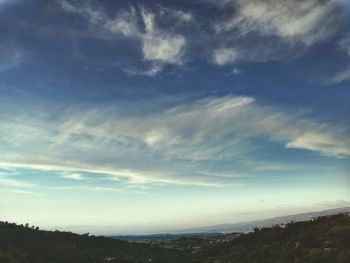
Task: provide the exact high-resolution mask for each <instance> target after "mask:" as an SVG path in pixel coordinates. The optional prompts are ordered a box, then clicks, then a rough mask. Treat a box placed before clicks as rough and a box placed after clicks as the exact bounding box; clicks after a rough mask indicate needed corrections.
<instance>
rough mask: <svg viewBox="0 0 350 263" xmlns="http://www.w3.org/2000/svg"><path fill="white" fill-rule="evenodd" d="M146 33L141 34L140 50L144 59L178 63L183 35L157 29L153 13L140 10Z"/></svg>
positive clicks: (183, 42) (183, 44) (183, 43)
mask: <svg viewBox="0 0 350 263" xmlns="http://www.w3.org/2000/svg"><path fill="white" fill-rule="evenodd" d="M142 17H143V21H144V23H145V31H146V33H145V34H143V35H142V51H143V54H144V58H145V59H146V60H155V61H159V62H163V63H169V64H180V63H181V61H182V59H181V56H182V55H181V52H182V50H183V48H184V46H185V43H186V41H185V37H184V36H182V35H178V34H169V33H166V32H164V31H162V30H159V29H158V28H157V27H156V24H155V15H154V14H152V13H150V12H147V11H146V10H142Z"/></svg>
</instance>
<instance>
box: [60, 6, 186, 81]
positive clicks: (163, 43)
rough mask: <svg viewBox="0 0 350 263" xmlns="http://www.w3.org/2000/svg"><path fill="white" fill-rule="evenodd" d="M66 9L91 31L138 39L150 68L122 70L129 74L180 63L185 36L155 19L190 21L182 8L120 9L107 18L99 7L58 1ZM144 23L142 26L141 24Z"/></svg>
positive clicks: (149, 72) (157, 70)
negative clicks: (154, 10) (83, 22)
mask: <svg viewBox="0 0 350 263" xmlns="http://www.w3.org/2000/svg"><path fill="white" fill-rule="evenodd" d="M60 3H61V6H62V8H63V9H64V10H66V11H67V12H73V13H77V14H80V15H82V16H85V17H86V18H87V19H88V20H89V23H90V24H91V25H92V26H93V29H92V31H94V32H95V33H96V35H99V34H100V33H99V31H101V29H103V30H105V31H107V32H108V33H109V34H112V35H121V36H124V37H126V38H131V39H134V40H137V41H139V42H140V44H141V51H142V54H143V59H144V60H145V61H148V62H151V63H152V67H151V68H150V69H146V70H144V69H142V70H139V69H137V70H131V69H130V68H126V69H124V71H125V72H127V73H130V74H140V75H147V76H155V75H157V74H158V73H160V72H161V71H162V70H163V68H164V65H167V64H177V65H178V64H181V63H182V62H183V51H184V48H185V46H186V38H185V36H183V35H181V34H178V33H174V32H173V30H174V24H172V28H171V29H161V28H160V27H159V26H158V25H157V23H156V19H157V18H162V17H172V18H173V20H175V21H176V22H180V23H184V22H190V21H191V20H192V15H191V14H190V13H186V12H183V11H181V10H172V9H169V8H164V7H160V11H159V12H151V11H149V10H146V9H145V8H143V7H138V8H133V7H132V8H130V9H129V10H120V11H119V12H118V13H117V14H116V15H115V17H114V18H110V17H109V16H108V15H107V14H106V13H105V12H104V11H103V10H102V9H101V8H100V9H97V7H92V6H89V5H83V6H82V7H80V6H79V7H77V6H74V5H71V4H70V3H68V2H66V1H62V2H60ZM142 24H143V25H144V27H142V26H141V25H142Z"/></svg>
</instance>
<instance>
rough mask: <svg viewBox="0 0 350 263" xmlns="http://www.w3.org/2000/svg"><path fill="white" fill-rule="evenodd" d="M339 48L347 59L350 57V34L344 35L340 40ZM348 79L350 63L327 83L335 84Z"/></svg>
mask: <svg viewBox="0 0 350 263" xmlns="http://www.w3.org/2000/svg"><path fill="white" fill-rule="evenodd" d="M339 50H340V51H341V53H342V54H344V55H345V56H346V57H347V59H350V36H347V37H343V38H342V39H341V40H340V41H339ZM347 80H350V63H349V64H348V65H347V66H346V67H345V68H344V69H342V70H340V71H339V72H337V73H336V74H335V75H334V76H333V77H332V78H330V79H329V80H328V81H326V84H335V83H340V82H343V81H347Z"/></svg>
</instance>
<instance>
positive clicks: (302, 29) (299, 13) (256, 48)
mask: <svg viewBox="0 0 350 263" xmlns="http://www.w3.org/2000/svg"><path fill="white" fill-rule="evenodd" d="M213 3H214V4H215V5H217V6H218V7H219V8H221V9H222V10H225V9H228V10H232V11H231V14H230V15H227V16H226V18H225V17H224V16H223V19H218V20H217V21H216V22H215V23H214V25H213V27H214V29H215V31H216V35H217V37H220V36H221V37H222V39H223V41H222V42H221V43H220V46H221V47H218V48H214V52H218V50H220V49H222V48H226V49H229V48H231V47H232V45H234V46H236V47H237V46H238V47H239V50H240V56H241V58H242V59H243V60H246V61H251V62H254V61H255V62H259V61H269V60H279V59H284V58H286V57H291V56H292V55H293V56H295V54H298V53H299V52H300V51H301V50H304V49H305V48H308V47H310V46H312V45H314V44H316V43H320V42H323V41H326V40H328V39H330V38H331V37H332V36H334V35H335V34H336V33H337V31H338V28H339V26H340V24H341V21H342V17H343V15H344V13H343V11H342V10H343V9H342V5H341V4H340V3H339V2H338V1H333V0H329V1H319V0H311V1H293V0H287V1H279V0H263V1H255V0H249V1H244V0H242V1H240V0H238V1H234V0H232V1H231V0H228V1H226V0H224V1H215V2H214V1H213ZM230 8H231V9H230ZM222 46H224V47H222ZM214 57H215V55H214ZM214 62H217V61H215V60H214ZM230 62H231V60H230V59H227V61H226V63H230ZM217 64H219V65H220V63H217ZM221 64H223V63H221Z"/></svg>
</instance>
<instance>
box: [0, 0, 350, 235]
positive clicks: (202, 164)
mask: <svg viewBox="0 0 350 263" xmlns="http://www.w3.org/2000/svg"><path fill="white" fill-rule="evenodd" d="M349 11H350V2H349V1H341V0H320V1H319V0H308V1H301V0H300V1H294V0H283V1H282V0H248V1H247V0H216V1H214V0H192V1H188V0H186V1H185V0H176V1H167V0H163V1H160V0H153V1H146V0H145V1H133V0H131V1H130V0H128V1H123V0H120V1H107V0H100V1H97V0H88V1H73V0H52V1H44V0H41V1H40V0H0V197H1V198H0V220H3V221H5V220H7V221H11V222H17V223H26V222H28V223H30V224H31V225H32V224H33V225H38V226H40V227H41V228H46V229H56V228H59V229H68V230H72V231H76V232H82V231H86V232H90V233H103V234H105V233H113V234H114V233H118V234H121V233H159V232H164V231H172V230H176V229H185V228H190V227H198V226H206V225H211V224H220V223H235V222H241V221H247V220H253V219H262V218H268V217H273V216H279V215H286V214H293V213H300V212H305V211H318V210H324V209H329V208H335V207H343V206H349V205H350V191H349V190H350V165H349V159H350V158H349V157H350V119H349V116H350V14H349Z"/></svg>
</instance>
